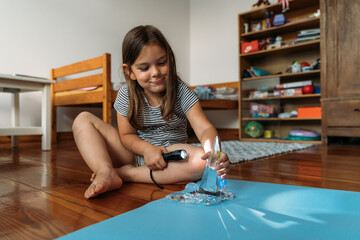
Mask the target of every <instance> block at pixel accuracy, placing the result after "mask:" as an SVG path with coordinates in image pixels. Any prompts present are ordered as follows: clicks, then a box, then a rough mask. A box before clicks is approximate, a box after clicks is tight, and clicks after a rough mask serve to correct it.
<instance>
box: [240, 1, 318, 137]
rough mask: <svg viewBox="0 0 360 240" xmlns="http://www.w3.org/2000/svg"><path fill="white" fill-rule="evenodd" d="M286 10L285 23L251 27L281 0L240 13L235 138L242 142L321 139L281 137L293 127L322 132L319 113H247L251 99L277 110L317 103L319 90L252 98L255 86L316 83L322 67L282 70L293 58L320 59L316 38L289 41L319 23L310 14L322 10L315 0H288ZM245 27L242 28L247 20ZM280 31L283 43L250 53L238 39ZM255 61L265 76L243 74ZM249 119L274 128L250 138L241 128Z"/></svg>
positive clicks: (277, 7)
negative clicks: (265, 134)
mask: <svg viewBox="0 0 360 240" xmlns="http://www.w3.org/2000/svg"><path fill="white" fill-rule="evenodd" d="M289 3H290V10H289V11H287V12H285V13H284V15H285V17H286V19H287V20H288V23H285V24H284V25H281V26H277V27H270V28H266V29H262V30H258V31H254V30H252V29H251V26H252V25H253V23H254V22H255V23H256V22H260V23H261V21H262V20H263V19H264V17H265V14H266V12H273V15H272V17H271V22H273V16H274V15H275V14H278V13H281V11H282V6H281V3H277V4H272V5H269V6H267V7H263V8H260V9H254V10H251V11H248V12H244V13H240V14H239V15H238V28H239V29H238V30H239V74H240V80H239V81H240V84H239V138H240V140H244V141H275V142H307V143H321V140H319V141H301V140H285V139H284V138H285V137H287V136H288V134H289V132H290V131H291V130H293V129H299V128H300V129H306V130H311V131H315V132H317V133H319V134H321V117H311V118H298V117H287V118H279V117H278V116H276V115H277V114H275V116H271V117H263V118H259V117H253V116H252V114H251V113H250V104H251V103H257V104H264V105H268V106H272V107H274V108H275V109H277V111H278V112H279V113H282V112H291V111H293V110H297V109H298V108H300V107H312V106H315V107H319V106H321V103H320V98H321V94H320V93H312V94H303V95H295V96H265V97H256V98H254V97H250V96H249V95H250V92H251V91H253V90H254V89H258V88H269V89H271V88H274V87H275V86H276V85H278V84H284V83H294V82H301V81H307V80H311V81H312V83H313V85H314V86H316V87H320V85H321V83H320V69H315V70H311V71H306V72H298V73H291V72H286V69H287V68H288V67H289V65H291V63H292V62H293V61H298V62H304V61H305V62H308V63H310V64H312V63H314V62H315V61H316V60H317V59H319V58H320V40H318V39H316V40H309V41H305V42H301V43H296V44H292V43H293V42H294V41H295V40H296V38H297V35H298V33H299V31H301V30H307V29H314V28H320V17H318V16H317V17H315V16H311V15H312V14H313V13H315V12H316V11H317V10H318V9H320V5H319V1H318V0H315V1H314V0H290V1H289ZM244 24H247V25H248V32H245V25H244ZM276 36H281V37H282V39H283V46H281V47H277V48H272V49H267V50H266V49H264V50H259V51H254V52H248V53H242V52H241V44H242V43H244V42H250V41H253V40H262V39H266V38H270V37H276ZM251 66H254V67H256V68H261V69H264V70H266V71H268V72H269V73H270V75H267V76H260V77H258V76H256V77H245V78H242V75H243V72H244V70H246V69H249V68H251ZM250 121H257V122H260V123H261V125H263V128H264V129H265V130H270V131H271V132H272V137H271V138H266V139H265V138H263V137H259V138H252V137H250V136H248V135H247V134H246V133H245V126H246V124H247V123H249V122H250Z"/></svg>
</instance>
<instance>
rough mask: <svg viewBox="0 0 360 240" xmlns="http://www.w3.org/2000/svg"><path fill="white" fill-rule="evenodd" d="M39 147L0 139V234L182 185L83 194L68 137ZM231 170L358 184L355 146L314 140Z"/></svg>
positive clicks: (104, 213) (64, 225) (54, 225)
mask: <svg viewBox="0 0 360 240" xmlns="http://www.w3.org/2000/svg"><path fill="white" fill-rule="evenodd" d="M40 149H41V146H40V143H27V144H26V143H24V144H22V145H20V147H19V148H18V149H11V148H10V146H8V145H7V144H5V145H0V239H53V238H57V237H60V236H63V235H65V234H68V233H71V232H73V231H75V230H78V229H80V228H83V227H86V226H88V225H91V224H94V223H97V222H99V221H102V220H105V219H108V218H110V217H113V216H116V215H119V214H122V213H125V212H127V211H130V210H132V209H135V208H138V207H140V206H143V205H144V204H146V203H148V202H150V201H153V200H157V199H160V198H163V197H165V196H166V195H167V194H169V193H171V192H173V191H179V190H183V188H184V185H167V186H166V187H165V189H163V190H160V189H158V188H157V187H156V186H154V185H152V184H125V185H124V186H123V188H121V189H119V190H116V191H113V192H109V193H106V194H103V195H101V196H99V197H98V198H96V199H92V200H86V199H84V197H83V193H84V191H85V190H86V188H87V187H88V185H89V177H90V174H91V172H90V170H89V169H88V168H87V166H86V165H85V164H84V163H83V161H82V158H81V156H80V154H79V152H78V151H77V149H76V147H75V144H74V142H73V141H72V140H70V141H66V142H62V143H58V144H57V145H55V146H53V149H52V150H51V151H49V152H42V151H41V150H40ZM239 154H241V153H239ZM230 173H231V174H230V178H233V179H243V180H250V181H260V182H271V183H281V184H291V185H300V186H310V187H320V188H331V189H341V190H350V191H360V148H359V146H357V147H352V146H328V147H322V146H315V147H311V148H308V149H305V150H301V151H298V152H291V153H286V154H281V155H277V156H272V157H268V158H263V159H259V160H254V161H250V162H245V163H241V164H237V165H233V166H232V167H231V172H230Z"/></svg>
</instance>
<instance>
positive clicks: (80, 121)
mask: <svg viewBox="0 0 360 240" xmlns="http://www.w3.org/2000/svg"><path fill="white" fill-rule="evenodd" d="M92 116H93V115H92V114H91V113H89V112H81V113H80V114H79V115H77V117H76V118H75V120H74V122H73V124H72V130H73V131H76V130H78V129H81V127H83V126H84V125H86V123H87V122H90V121H91V120H90V119H91V118H92Z"/></svg>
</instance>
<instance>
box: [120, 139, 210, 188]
mask: <svg viewBox="0 0 360 240" xmlns="http://www.w3.org/2000/svg"><path fill="white" fill-rule="evenodd" d="M178 149H185V150H186V152H187V154H188V158H187V159H186V160H184V161H170V162H169V163H168V166H167V167H166V168H165V169H163V170H160V171H153V173H152V174H153V178H154V180H155V181H156V182H157V183H159V184H174V183H181V182H189V181H196V180H199V179H200V178H201V176H202V174H203V172H204V169H205V166H206V161H205V160H202V159H201V156H202V155H203V154H204V150H203V149H202V148H200V147H196V146H192V145H189V144H175V145H172V146H169V147H167V150H168V151H169V152H171V151H174V150H178ZM116 171H117V173H118V175H119V176H120V177H121V179H123V180H124V181H126V182H143V183H152V180H151V178H150V170H149V168H148V167H146V166H141V167H133V166H130V165H127V166H124V167H121V168H118V169H116Z"/></svg>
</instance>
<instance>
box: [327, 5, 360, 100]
mask: <svg viewBox="0 0 360 240" xmlns="http://www.w3.org/2000/svg"><path fill="white" fill-rule="evenodd" d="M324 2H325V4H324V5H323V8H322V9H325V12H324V16H323V18H322V20H324V21H325V23H323V26H324V27H325V38H324V43H325V48H323V50H325V51H326V52H325V53H324V54H325V55H326V58H325V59H324V62H323V63H324V64H326V66H324V67H326V70H325V76H324V77H325V78H326V82H327V84H326V95H327V96H326V97H327V98H334V97H340V98H341V97H345V98H346V97H353V96H355V95H359V94H360V67H359V66H360V14H359V12H360V1H359V0H355V1H354V0H324V1H323V3H324ZM321 14H323V12H322V13H321ZM322 60H323V59H322Z"/></svg>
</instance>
